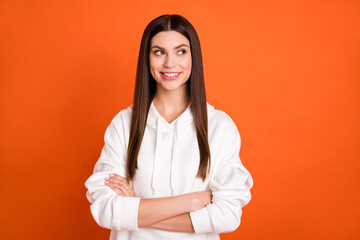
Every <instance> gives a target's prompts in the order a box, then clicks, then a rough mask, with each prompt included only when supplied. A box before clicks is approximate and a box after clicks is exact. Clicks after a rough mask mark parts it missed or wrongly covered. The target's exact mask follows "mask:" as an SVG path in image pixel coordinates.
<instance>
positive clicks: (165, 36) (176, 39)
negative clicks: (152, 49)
mask: <svg viewBox="0 0 360 240" xmlns="http://www.w3.org/2000/svg"><path fill="white" fill-rule="evenodd" d="M180 44H186V45H188V46H190V42H189V40H188V39H187V38H186V37H185V36H184V35H182V34H181V33H179V32H177V31H173V30H171V31H162V32H159V33H157V34H156V35H155V36H154V37H153V38H152V39H151V41H150V46H153V45H158V46H159V47H162V48H169V49H171V48H173V47H175V46H179V45H180Z"/></svg>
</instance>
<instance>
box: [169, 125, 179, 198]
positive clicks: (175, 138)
mask: <svg viewBox="0 0 360 240" xmlns="http://www.w3.org/2000/svg"><path fill="white" fill-rule="evenodd" d="M178 122H179V121H178V120H177V121H176V122H175V129H174V135H173V144H172V153H171V168H170V186H171V193H172V195H174V190H175V180H174V178H175V171H174V169H175V167H174V163H175V156H176V145H177V139H178V132H179V130H178Z"/></svg>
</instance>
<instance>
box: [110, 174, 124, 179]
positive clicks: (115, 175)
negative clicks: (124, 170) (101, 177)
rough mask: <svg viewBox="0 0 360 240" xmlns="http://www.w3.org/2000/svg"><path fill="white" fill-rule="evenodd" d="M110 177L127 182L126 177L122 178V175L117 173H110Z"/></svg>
mask: <svg viewBox="0 0 360 240" xmlns="http://www.w3.org/2000/svg"><path fill="white" fill-rule="evenodd" d="M109 176H110V177H112V178H117V179H123V180H126V177H123V176H120V175H118V174H115V173H110V174H109Z"/></svg>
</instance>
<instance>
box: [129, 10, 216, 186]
mask: <svg viewBox="0 0 360 240" xmlns="http://www.w3.org/2000/svg"><path fill="white" fill-rule="evenodd" d="M170 30H175V31H177V32H179V33H181V34H183V35H184V36H185V37H186V38H187V39H188V40H189V42H190V50H191V56H192V68H191V73H190V77H189V79H188V81H187V82H186V84H187V90H188V94H189V96H190V99H191V100H190V101H191V102H190V104H191V111H192V114H193V117H194V121H195V128H196V136H197V140H198V145H199V152H200V164H199V170H198V173H197V177H200V178H202V180H203V181H205V178H206V177H207V174H208V173H209V171H210V164H211V156H210V148H209V142H208V118H207V101H206V94H205V84H204V73H203V63H202V54H201V48H200V41H199V37H198V35H197V33H196V31H195V29H194V27H193V26H192V25H191V23H190V22H189V21H188V20H186V19H185V18H184V17H182V16H180V15H176V14H174V15H162V16H159V17H157V18H155V19H154V20H152V21H151V22H150V23H149V24H148V25H147V27H146V28H145V31H144V33H143V36H142V39H141V44H140V52H139V58H138V63H137V71H136V83H135V92H134V100H133V106H132V115H131V128H130V137H129V145H128V150H127V155H126V156H127V159H126V170H127V171H126V177H127V180H128V181H131V180H133V179H134V177H135V174H136V169H137V158H138V154H139V150H140V146H141V142H142V139H143V136H144V132H145V127H146V121H147V116H148V112H149V108H150V105H151V101H152V100H153V98H154V96H155V93H156V82H155V80H154V78H153V77H152V75H151V73H150V69H149V51H150V41H151V39H152V38H153V37H154V36H155V35H156V34H157V33H159V32H161V31H170Z"/></svg>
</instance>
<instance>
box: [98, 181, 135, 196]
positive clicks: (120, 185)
mask: <svg viewBox="0 0 360 240" xmlns="http://www.w3.org/2000/svg"><path fill="white" fill-rule="evenodd" d="M105 185H108V186H109V187H110V188H118V189H120V190H121V192H122V193H123V194H125V196H128V197H131V196H133V195H134V194H132V192H133V191H132V189H131V191H130V190H129V189H128V188H127V186H126V183H124V182H122V181H109V182H105Z"/></svg>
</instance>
